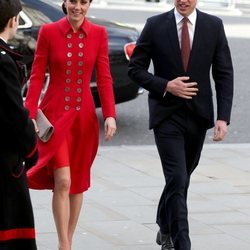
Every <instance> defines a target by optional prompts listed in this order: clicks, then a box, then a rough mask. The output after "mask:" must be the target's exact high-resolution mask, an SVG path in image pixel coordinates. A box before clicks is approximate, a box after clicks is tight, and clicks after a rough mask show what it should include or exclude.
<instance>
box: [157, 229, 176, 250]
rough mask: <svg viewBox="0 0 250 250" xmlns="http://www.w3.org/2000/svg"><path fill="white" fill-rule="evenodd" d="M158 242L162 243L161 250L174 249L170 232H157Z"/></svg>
mask: <svg viewBox="0 0 250 250" xmlns="http://www.w3.org/2000/svg"><path fill="white" fill-rule="evenodd" d="M156 243H157V244H158V245H161V250H174V244H173V241H172V239H171V236H170V234H163V233H162V232H161V231H160V230H159V231H158V232H157V236H156Z"/></svg>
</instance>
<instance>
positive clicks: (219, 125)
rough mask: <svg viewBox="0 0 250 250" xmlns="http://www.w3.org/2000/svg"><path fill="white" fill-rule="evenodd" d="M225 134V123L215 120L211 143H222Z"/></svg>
mask: <svg viewBox="0 0 250 250" xmlns="http://www.w3.org/2000/svg"><path fill="white" fill-rule="evenodd" d="M226 133H227V122H226V121H222V120H217V121H216V123H215V126H214V137H213V141H222V140H223V139H224V137H225V135H226Z"/></svg>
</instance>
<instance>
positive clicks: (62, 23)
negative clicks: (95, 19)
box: [58, 17, 90, 36]
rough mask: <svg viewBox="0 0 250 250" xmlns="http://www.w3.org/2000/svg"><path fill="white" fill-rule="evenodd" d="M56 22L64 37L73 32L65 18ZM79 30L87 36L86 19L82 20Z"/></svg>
mask: <svg viewBox="0 0 250 250" xmlns="http://www.w3.org/2000/svg"><path fill="white" fill-rule="evenodd" d="M58 22H59V26H60V29H61V30H62V32H63V34H65V35H66V34H68V33H70V32H73V29H72V27H71V24H70V22H69V21H68V19H67V17H63V18H62V19H60V20H59V21H58ZM79 30H80V31H82V32H83V33H84V34H85V35H86V36H87V35H88V33H89V30H90V22H89V21H88V20H87V19H86V17H85V18H84V21H83V23H82V25H81V27H80V29H79Z"/></svg>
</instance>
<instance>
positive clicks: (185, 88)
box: [166, 76, 198, 99]
mask: <svg viewBox="0 0 250 250" xmlns="http://www.w3.org/2000/svg"><path fill="white" fill-rule="evenodd" d="M188 80H189V77H188V76H181V77H177V78H175V79H174V80H172V81H169V82H168V84H167V87H166V91H167V92H170V93H171V94H173V95H175V96H178V97H181V98H184V99H192V98H193V96H196V95H197V92H198V88H197V82H188V83H186V82H184V81H188Z"/></svg>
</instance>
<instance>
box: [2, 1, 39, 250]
mask: <svg viewBox="0 0 250 250" xmlns="http://www.w3.org/2000/svg"><path fill="white" fill-rule="evenodd" d="M21 9H22V6H21V3H20V1H19V0H0V17H1V18H0V123H1V140H0V249H1V250H20V249H25V250H36V249H37V247H36V241H35V229H34V217H33V210H32V204H31V201H30V194H29V190H28V186H27V180H26V169H27V168H30V167H31V166H33V165H34V164H35V163H36V161H37V159H38V153H37V149H36V144H37V142H36V141H37V140H36V132H35V129H34V124H33V122H32V120H31V119H29V114H28V111H27V110H26V109H25V108H24V106H23V99H22V96H21V84H22V83H23V81H24V72H23V71H24V65H23V64H22V63H21V62H20V60H21V58H22V57H21V55H19V54H17V53H15V52H14V51H13V50H11V49H10V48H9V46H8V45H7V42H8V40H9V39H11V38H12V37H13V36H14V35H15V33H16V30H17V27H18V23H19V12H20V11H21Z"/></svg>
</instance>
